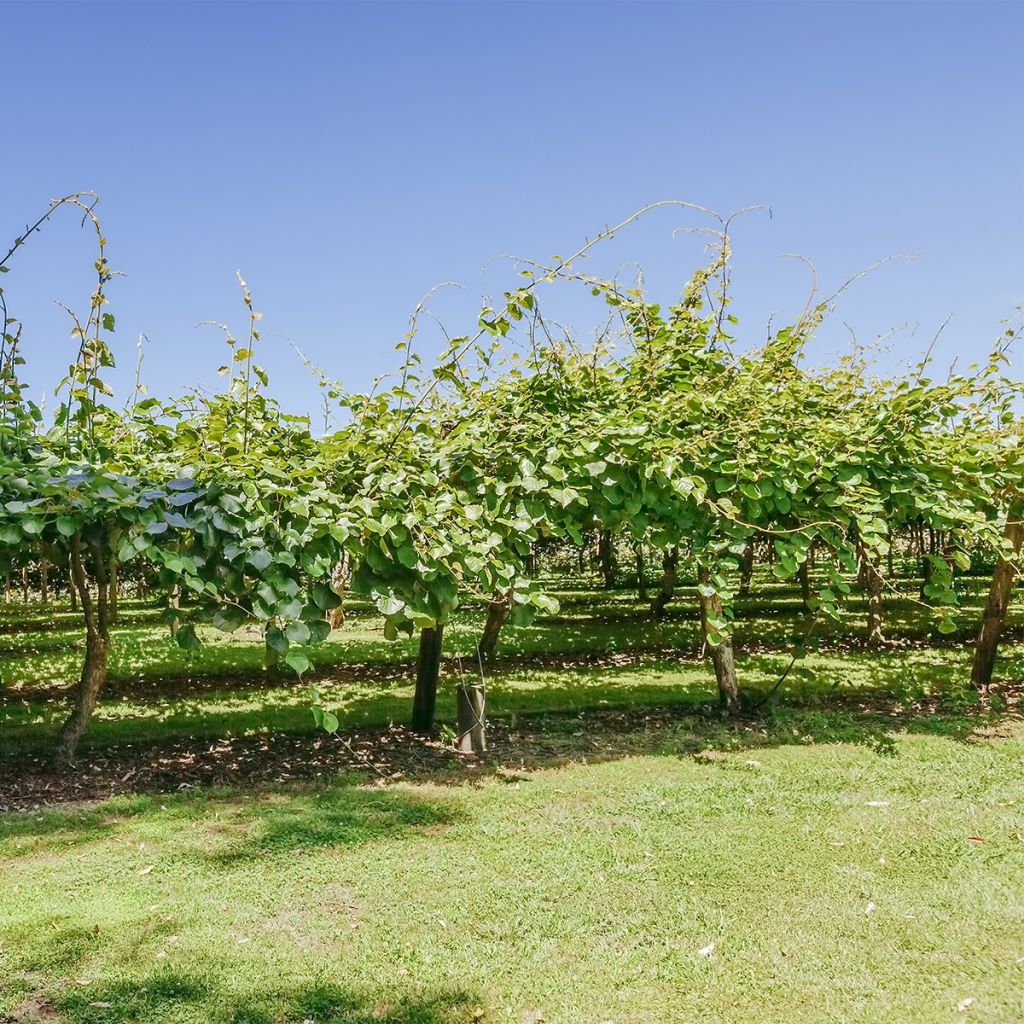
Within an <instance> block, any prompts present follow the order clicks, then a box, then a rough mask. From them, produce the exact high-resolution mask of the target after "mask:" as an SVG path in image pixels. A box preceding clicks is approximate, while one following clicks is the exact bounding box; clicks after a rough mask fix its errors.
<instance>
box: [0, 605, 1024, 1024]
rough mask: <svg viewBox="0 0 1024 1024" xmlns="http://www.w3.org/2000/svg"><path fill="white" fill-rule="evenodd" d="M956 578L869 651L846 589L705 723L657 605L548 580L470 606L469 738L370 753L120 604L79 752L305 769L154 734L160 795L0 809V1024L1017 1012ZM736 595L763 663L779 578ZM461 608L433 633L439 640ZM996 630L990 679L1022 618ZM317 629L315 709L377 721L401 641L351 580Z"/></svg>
mask: <svg viewBox="0 0 1024 1024" xmlns="http://www.w3.org/2000/svg"><path fill="white" fill-rule="evenodd" d="M978 591H979V588H978V586H973V587H968V588H967V593H966V594H965V602H964V609H963V611H962V613H961V614H962V620H961V621H962V634H961V635H960V637H954V642H953V644H952V645H950V646H944V647H935V646H929V645H927V644H926V643H925V641H927V639H928V638H929V636H930V627H929V626H928V624H927V622H926V620H925V619H924V618H923V617H922V616H921V614H920V612H919V611H917V610H915V608H914V606H913V605H912V604H911V603H910V602H896V601H893V602H891V605H890V613H891V615H890V621H891V626H892V632H893V635H894V636H895V637H898V638H899V640H900V646H898V647H896V648H895V649H893V650H891V651H887V652H885V653H882V654H871V653H868V652H865V651H863V650H862V649H860V648H859V647H858V643H857V641H858V637H859V634H860V632H861V631H862V629H863V622H862V618H863V608H862V607H861V606H860V605H859V604H857V603H856V602H855V603H854V604H853V605H852V606H851V609H850V612H849V614H848V615H847V616H846V617H845V618H844V620H843V621H842V622H841V623H839V624H838V625H835V626H833V625H829V626H827V627H826V628H825V629H823V630H822V631H821V633H820V634H819V636H820V638H821V647H820V649H819V650H817V651H812V653H811V654H810V655H809V656H808V657H807V658H806V659H805V660H803V661H801V662H799V663H798V664H797V667H796V668H795V669H794V671H793V673H792V674H791V676H790V677H789V678H787V680H786V684H785V686H784V688H783V690H782V694H781V697H782V699H781V700H776V701H773V702H772V704H770V705H769V706H767V707H766V708H763V709H762V710H761V711H760V713H759V714H758V716H757V717H755V718H753V719H750V720H747V721H744V722H742V723H740V724H738V725H730V724H725V723H723V722H722V721H720V720H719V719H718V718H717V717H716V716H715V715H714V714H713V713H711V712H710V711H709V705H708V702H709V700H710V698H711V695H712V685H713V684H712V680H711V676H710V673H709V671H708V669H707V667H706V666H705V665H704V664H703V663H701V662H700V661H698V660H696V658H695V657H693V656H694V655H695V653H696V652H695V639H696V632H695V620H694V618H693V616H692V614H691V613H690V611H689V610H688V609H686V610H681V613H680V614H678V615H676V616H675V617H673V618H671V619H669V620H668V621H666V622H663V623H655V622H652V621H650V620H649V618H648V617H647V616H646V615H645V614H644V611H643V608H642V606H641V605H640V604H639V603H638V602H636V601H635V600H634V598H633V597H632V596H631V595H629V594H625V593H623V594H614V595H603V594H596V593H592V592H586V591H577V592H574V593H570V594H566V595H564V600H563V610H562V613H561V614H560V616H558V617H554V618H552V619H549V620H545V621H542V622H540V623H538V624H536V625H534V626H532V627H529V628H526V629H520V630H510V631H508V633H507V635H504V636H503V651H504V654H505V660H503V661H502V662H501V663H500V664H499V666H498V668H497V670H496V671H495V673H494V674H493V678H492V679H491V680H490V687H489V698H488V699H489V711H490V712H491V714H492V715H494V716H496V718H497V721H496V723H495V728H494V729H493V730H492V738H493V741H494V742H493V749H492V752H491V753H490V754H489V755H488V757H487V758H486V759H485V760H484V761H483V762H478V763H476V764H466V763H464V762H459V761H458V760H457V759H455V758H454V757H453V756H452V755H450V754H443V753H442V751H441V749H440V747H435V748H431V749H430V750H426V749H425V748H424V752H425V755H429V757H427V758H426V759H420V760H416V759H412V760H409V759H408V758H406V760H405V761H402V762H401V767H402V772H401V780H400V781H393V778H392V777H393V776H394V775H395V774H397V773H393V772H392V771H391V767H392V766H391V765H389V764H387V762H386V760H384V761H382V762H381V763H382V764H385V766H386V767H387V771H386V772H382V771H381V770H380V769H376V772H377V774H375V772H374V771H373V770H370V769H369V768H368V769H367V770H366V771H363V772H359V773H355V772H352V771H351V770H350V769H351V765H352V763H353V760H352V758H350V757H347V755H346V756H341V755H342V754H343V753H344V748H343V747H342V746H341V741H331V742H333V743H334V744H335V746H333V747H332V746H330V745H329V744H328V742H327V741H326V740H320V741H314V740H313V738H312V737H310V738H309V739H308V740H306V739H303V738H302V737H303V734H304V733H309V732H310V729H311V716H310V713H309V707H308V698H307V695H306V692H305V689H304V688H303V687H302V686H299V685H297V684H296V683H295V682H293V681H292V680H290V679H288V678H287V677H281V678H277V677H274V676H272V675H270V676H268V675H266V674H265V673H263V672H262V671H261V669H260V658H261V654H262V652H261V649H260V644H259V643H258V638H254V637H248V638H246V637H238V638H223V637H221V638H217V639H218V642H217V643H216V644H214V645H211V646H210V647H208V648H206V649H205V650H204V651H203V652H201V653H200V655H199V656H198V658H197V659H195V660H194V661H192V662H188V661H186V660H184V655H183V654H182V653H181V652H179V651H178V650H177V649H176V648H175V647H173V646H171V645H170V644H168V643H167V640H166V637H165V635H164V630H163V629H162V628H161V627H160V626H159V624H158V623H157V622H156V621H155V615H156V613H155V611H154V610H153V609H152V608H148V607H145V606H141V605H135V604H131V603H129V604H128V605H126V607H125V609H124V625H123V626H122V629H121V633H120V635H119V637H118V640H119V644H120V653H119V655H118V658H117V660H116V661H115V666H114V672H113V677H114V678H113V679H112V683H111V687H110V691H109V693H108V694H107V696H106V698H105V699H104V701H103V703H102V704H101V707H100V709H99V713H98V716H97V720H96V722H95V723H94V728H93V730H92V733H91V736H90V743H91V746H88V747H87V748H86V752H85V761H84V763H83V772H86V773H87V772H91V771H93V770H95V771H97V772H99V771H100V770H101V760H100V759H101V758H102V757H106V758H107V759H108V760H107V761H105V762H103V764H104V765H106V767H105V768H104V770H106V771H108V772H109V770H110V767H109V758H110V756H111V755H112V753H116V752H117V751H126V750H128V749H133V750H137V754H136V756H137V757H138V758H139V759H140V760H145V759H146V758H147V757H149V756H150V755H148V754H147V750H148V749H149V748H147V746H146V744H149V743H154V744H167V743H171V742H174V743H177V744H185V745H186V746H187V745H188V744H189V743H191V742H193V741H194V740H195V739H196V738H197V737H205V738H207V739H214V738H216V739H217V740H218V741H219V745H218V749H223V750H227V751H228V753H229V756H230V757H234V756H235V754H236V751H235V749H234V748H232V747H231V745H230V743H228V742H226V741H224V737H227V736H229V735H232V734H233V735H235V736H236V737H241V738H242V739H244V737H245V736H246V735H249V736H251V737H255V738H256V739H257V740H258V739H259V737H261V736H266V737H267V745H268V746H272V745H273V743H274V742H275V737H280V736H281V735H283V734H289V733H290V734H294V735H295V737H296V739H295V740H293V741H291V742H292V743H293V746H292V747H291V748H289V749H290V751H291V752H290V753H289V752H286V753H285V754H284V755H279V756H282V757H285V758H286V763H288V764H289V767H290V760H289V759H292V757H293V754H294V751H295V750H302V749H304V748H305V747H306V745H307V743H308V744H309V748H310V749H311V750H312V749H313V748H314V747H315V748H316V750H317V755H316V756H317V760H316V762H315V765H314V766H315V767H316V769H317V771H316V772H312V771H311V772H309V775H310V778H313V777H317V778H318V781H317V782H316V783H312V782H299V783H292V784H289V785H284V786H282V785H274V784H269V785H268V784H260V785H256V784H254V783H253V782H252V781H250V782H249V783H248V784H245V785H237V786H233V787H230V788H216V789H208V788H207V789H197V790H191V789H188V790H182V791H175V789H176V783H175V782H174V781H173V780H174V779H175V776H174V772H175V770H176V769H177V767H178V766H179V764H180V763H181V762H179V761H173V762H169V767H168V768H167V769H166V770H165V774H164V778H165V779H166V778H170V779H171V780H172V781H171V783H170V784H169V785H166V784H165V785H163V787H162V788H163V790H164V791H163V792H154V793H148V794H141V793H136V795H126V796H122V797H118V798H115V799H113V800H107V801H104V802H102V803H98V804H96V803H93V804H87V805H79V806H69V807H65V808H52V809H49V810H38V811H32V812H30V813H12V814H6V815H0V1022H4V1024H8V1022H12V1021H17V1022H30V1021H64V1022H68V1024H101V1022H102V1024H113V1022H118V1024H129V1022H134V1024H164V1022H166V1024H171V1022H173V1024H200V1022H213V1024H228V1022H243V1024H244V1022H248V1024H279V1022H280V1024H304V1022H308V1021H312V1022H314V1024H369V1022H381V1021H383V1022H392V1024H463V1022H464V1024H469V1022H493V1024H499V1022H500V1024H524V1022H528V1024H537V1022H539V1021H541V1020H544V1021H547V1022H549V1024H608V1022H612V1024H675V1022H678V1024H683V1022H686V1024H689V1022H693V1021H708V1022H714V1024H726V1022H730V1024H732V1022H735V1024H760V1022H769V1021H771V1022H778V1021H787V1022H790V1021H793V1022H819V1021H821V1022H824V1021H834V1022H843V1024H848V1022H849V1024H859V1022H869V1021H870V1022H872V1024H874V1022H877V1021H881V1020H887V1021H899V1022H901V1024H902V1022H908V1024H913V1022H922V1024H925V1022H927V1024H931V1022H942V1021H965V1020H978V1021H990V1022H1007V1024H1009V1022H1011V1021H1013V1022H1016V1021H1019V1020H1021V1019H1024V997H1022V994H1021V993H1022V992H1024V814H1022V810H1024V781H1022V775H1021V772H1020V764H1021V756H1022V754H1024V722H1022V720H1021V718H1020V716H1019V715H1018V713H1017V705H1016V704H1015V703H1013V701H1012V691H1010V693H1011V701H1010V703H1008V704H1007V703H1004V702H1003V701H1002V700H1000V699H997V700H996V701H995V702H994V703H992V704H987V703H982V702H980V701H978V700H977V699H976V698H975V697H973V696H972V695H971V694H969V693H967V692H966V691H965V690H964V688H963V680H964V678H965V676H966V665H967V659H968V656H969V651H967V650H965V649H964V647H963V645H962V643H960V642H959V641H960V640H962V638H963V637H966V636H968V635H969V634H970V632H971V629H972V620H974V618H975V616H976V615H977V601H978ZM741 613H742V614H741V618H740V623H739V632H740V639H741V640H744V639H746V645H747V649H748V653H747V654H746V655H745V656H744V658H743V660H742V664H741V675H742V681H743V683H744V685H745V686H746V687H748V688H749V689H750V690H751V691H754V690H762V691H766V690H767V688H768V687H769V686H770V685H771V684H772V683H773V682H774V680H775V679H776V678H777V676H778V673H779V672H780V671H781V670H782V668H783V667H784V666H785V664H786V662H787V660H788V654H787V646H786V645H787V642H788V641H789V640H790V639H791V638H792V636H794V635H795V634H796V633H798V632H799V630H800V627H801V619H800V615H799V609H798V607H797V602H796V599H795V595H793V593H792V591H786V590H783V589H782V588H772V589H768V588H760V592H759V595H758V597H757V598H756V599H755V600H752V601H750V602H748V603H747V604H746V605H745V606H743V608H742V609H741ZM51 616H52V621H51V622H49V623H47V624H44V623H42V622H38V619H39V612H38V610H37V609H36V610H33V609H28V610H21V611H8V612H7V613H5V614H2V615H0V631H2V633H0V650H2V652H3V653H2V654H0V673H2V677H3V681H4V689H3V690H0V699H2V706H0V755H2V756H0V766H2V767H0V770H2V771H5V772H7V773H8V774H9V773H11V772H17V771H18V770H19V767H18V765H19V759H21V758H24V757H26V756H29V755H31V754H34V753H41V752H45V750H46V749H47V747H48V745H49V743H50V742H51V738H52V733H53V730H54V729H55V728H56V726H57V724H58V722H59V720H60V718H61V716H62V715H63V714H64V713H65V711H66V694H67V687H68V684H69V681H70V680H71V679H73V676H74V668H75V665H76V662H77V659H78V657H79V655H80V651H79V650H78V645H79V644H80V642H81V640H80V637H79V635H78V631H77V624H76V623H75V621H74V620H73V619H72V618H71V617H70V616H63V617H61V616H56V615H52V613H51ZM33 617H34V618H35V619H36V620H37V621H36V625H37V626H38V627H40V628H30V627H31V626H32V621H33ZM1020 622H1021V620H1020V609H1019V608H1018V609H1015V616H1014V620H1013V622H1012V623H1011V628H1012V629H1014V630H1019V626H1020ZM26 624H27V626H26ZM478 627H479V615H478V613H477V612H475V611H471V612H467V613H466V614H465V615H463V616H461V617H460V619H459V621H458V622H457V623H456V624H455V625H454V626H453V628H451V629H450V630H449V631H448V634H446V640H447V641H448V646H449V650H450V652H451V653H452V654H455V655H460V654H461V655H462V656H463V662H464V663H463V666H462V667H463V668H465V669H466V670H467V671H468V670H469V664H468V661H469V659H468V657H466V655H468V653H469V652H470V651H471V649H472V643H473V640H474V639H475V636H476V631H477V629H478ZM755 639H756V640H757V644H756V645H755V644H754V643H753V642H752V641H753V640H755ZM1004 653H1005V655H1006V657H1005V659H1003V660H1001V662H1000V675H1001V676H1002V677H1003V678H1009V679H1019V678H1020V677H1021V675H1022V674H1024V646H1021V645H1019V644H1016V645H1014V644H1011V645H1009V646H1008V647H1007V648H1006V650H1005V652H1004ZM317 656H318V659H319V671H318V685H320V686H321V687H322V688H323V689H324V690H325V692H326V697H327V702H328V703H329V704H330V705H331V706H332V707H336V708H338V710H339V711H340V712H341V717H342V721H343V724H344V725H345V726H346V727H359V728H360V729H364V728H365V727H367V726H382V725H385V724H386V723H387V722H388V721H389V720H390V719H395V720H404V718H405V716H406V714H407V712H408V706H409V701H410V697H411V690H410V688H409V684H408V666H409V659H410V657H411V649H410V648H409V647H408V645H391V644H386V643H385V642H384V641H382V640H381V639H380V634H379V631H378V624H377V623H376V621H375V620H374V618H373V617H372V616H371V615H370V614H369V611H368V610H366V609H363V610H362V611H361V612H360V613H359V614H357V616H356V618H355V619H354V620H353V621H352V622H350V623H349V624H348V625H347V626H346V629H345V630H344V631H343V632H342V633H338V634H335V636H334V637H332V640H331V643H330V644H328V645H325V647H324V648H323V649H322V650H321V651H320V652H318V655H317ZM458 670H459V663H458V661H457V660H453V661H451V662H449V663H448V665H447V666H446V672H447V684H446V685H445V687H444V689H443V692H442V695H441V703H440V717H441V718H442V719H446V718H449V717H450V716H451V710H452V709H451V695H450V690H451V685H450V684H451V681H452V678H453V677H455V678H457V676H458ZM626 706H629V707H632V708H633V709H634V710H633V711H631V712H629V713H625V712H614V711H610V710H608V709H613V708H620V707H626ZM644 708H646V709H648V710H647V711H644V710H643V709H644ZM601 709H604V710H601ZM382 735H383V741H386V742H392V740H391V738H390V736H389V735H388V734H382ZM394 742H397V744H398V746H399V747H401V748H402V749H405V750H406V751H407V752H408V750H410V749H412V748H411V743H412V741H410V740H408V739H407V738H401V737H400V738H399V739H398V740H397V741H394ZM403 744H404V747H403ZM154 749H156V750H161V749H163V748H162V747H157V748H154ZM368 749H369V748H368ZM417 749H418V748H417ZM332 751H336V752H337V754H338V757H337V760H336V761H334V762H333V768H332V757H333V755H332ZM374 756H376V754H375V755H374ZM431 758H432V760H431ZM90 759H92V761H90ZM339 769H341V770H342V774H339ZM385 774H386V775H388V776H389V778H390V779H391V780H390V781H388V782H387V783H386V784H385V782H384V779H383V778H382V777H381V776H382V775H385ZM186 777H190V776H186V775H185V774H184V773H183V774H182V778H183V779H184V778H186ZM131 786H132V783H130V782H129V783H128V784H127V788H129V789H130V788H131Z"/></svg>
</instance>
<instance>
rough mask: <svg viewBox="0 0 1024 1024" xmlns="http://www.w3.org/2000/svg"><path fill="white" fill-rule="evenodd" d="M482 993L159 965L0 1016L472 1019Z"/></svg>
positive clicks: (33, 996)
mask: <svg viewBox="0 0 1024 1024" xmlns="http://www.w3.org/2000/svg"><path fill="white" fill-rule="evenodd" d="M479 1002H480V1000H479V997H478V996H476V995H474V994H473V993H470V992H467V991H464V990H459V989H446V990H442V991H433V992H431V991H430V990H427V991H426V992H417V994H416V995H415V996H414V995H412V994H410V993H408V992H403V991H402V990H401V989H400V988H399V987H397V986H396V987H395V988H393V989H389V990H388V991H386V992H379V993H373V992H366V991H357V990H352V989H349V988H345V987H342V986H340V985H334V984H330V983H326V982H310V983H309V984H305V985H301V986H291V987H288V986H283V985H282V986H275V988H274V990H273V991H269V990H268V991H266V992H252V991H243V992H233V991H232V990H231V988H230V987H229V986H226V985H224V984H221V983H219V982H215V981H212V980H210V979H209V978H208V977H207V978H197V977H195V976H193V975H187V974H184V973H182V972H177V971H171V970H166V969H165V970H159V971H154V972H151V973H150V974H148V975H142V976H139V977H136V978H132V979H130V980H121V981H117V982H112V983H108V984H100V985H89V986H88V987H87V988H86V987H82V988H78V989H77V990H76V988H75V986H70V987H66V988H65V989H64V990H63V991H60V992H56V993H53V994H52V996H51V997H46V996H44V995H42V994H40V993H38V992H32V993H29V994H27V995H26V996H25V997H24V999H23V1001H22V1003H21V1005H20V1006H19V1007H16V1008H15V1010H14V1012H13V1013H12V1014H11V1015H10V1016H7V1017H3V1018H0V1024H36V1022H39V1024H41V1022H43V1021H62V1022H66V1024H105V1022H108V1021H135V1022H137V1024H148V1022H151V1021H165V1020H168V1019H172V1018H173V1019H175V1020H177V1019H179V1018H184V1019H188V1020H202V1021H206V1022H208V1024H229V1022H230V1024H280V1022H282V1021H289V1022H296V1024H297V1022H300V1021H304V1020H315V1021H316V1024H468V1022H470V1021H473V1020H474V1019H477V1018H474V1011H475V1009H476V1007H477V1006H478V1005H479Z"/></svg>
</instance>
